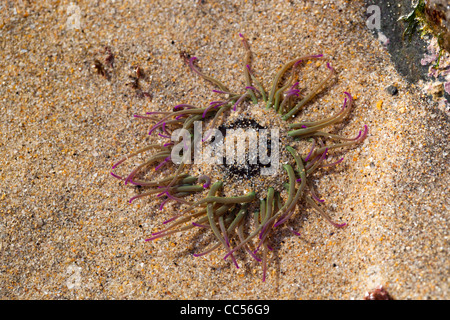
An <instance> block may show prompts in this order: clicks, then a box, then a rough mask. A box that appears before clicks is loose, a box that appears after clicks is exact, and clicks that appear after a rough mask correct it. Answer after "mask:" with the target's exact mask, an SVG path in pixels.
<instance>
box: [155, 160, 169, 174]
mask: <svg viewBox="0 0 450 320" xmlns="http://www.w3.org/2000/svg"><path fill="white" fill-rule="evenodd" d="M170 159H171V158H170V156H169V157H167V158H165V159H164V160H163V161H162V162H161V163H160V164H159V165H157V166H156V167H155V171H158V169H159V168H161V167H162V166H163V165H164V164H166V163H167V162H168V161H169V160H170Z"/></svg>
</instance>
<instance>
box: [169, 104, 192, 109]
mask: <svg viewBox="0 0 450 320" xmlns="http://www.w3.org/2000/svg"><path fill="white" fill-rule="evenodd" d="M177 109H195V107H194V106H193V105H190V104H184V103H183V104H178V105H176V106H175V107H173V110H177Z"/></svg>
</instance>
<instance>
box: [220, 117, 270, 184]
mask: <svg viewBox="0 0 450 320" xmlns="http://www.w3.org/2000/svg"><path fill="white" fill-rule="evenodd" d="M238 129H243V130H244V132H245V131H246V130H248V129H253V130H254V131H255V132H256V134H257V137H256V141H259V130H262V129H267V128H266V127H264V126H262V125H261V124H259V123H258V122H257V121H255V120H254V119H248V118H239V119H237V120H236V121H234V122H232V123H230V124H222V125H221V126H219V128H218V130H219V131H220V132H221V133H222V135H223V138H224V140H225V139H226V138H227V132H230V131H229V130H238ZM238 138H240V139H243V138H244V137H238ZM212 143H214V141H212ZM244 146H245V147H244V148H245V149H244V150H242V149H238V148H237V147H236V152H237V153H242V152H244V153H245V161H244V163H237V159H234V161H232V159H227V155H226V153H225V155H224V157H223V162H222V163H223V167H222V170H223V171H224V174H225V176H226V177H227V179H228V180H232V181H236V180H241V179H251V178H253V177H258V176H259V175H260V172H261V169H262V168H267V167H269V166H270V163H269V164H262V162H261V161H260V157H261V155H258V156H257V157H258V158H257V159H255V160H256V161H255V162H256V163H253V162H252V161H250V153H249V150H250V149H251V148H256V149H257V148H258V145H252V141H251V139H250V138H249V137H247V139H246V140H245V143H244ZM266 148H267V157H270V155H271V140H270V137H268V139H267V142H266Z"/></svg>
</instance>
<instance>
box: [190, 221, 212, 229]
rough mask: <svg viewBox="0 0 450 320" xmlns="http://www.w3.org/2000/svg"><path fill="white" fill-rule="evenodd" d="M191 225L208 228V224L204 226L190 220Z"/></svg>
mask: <svg viewBox="0 0 450 320" xmlns="http://www.w3.org/2000/svg"><path fill="white" fill-rule="evenodd" d="M192 225H193V226H196V227H199V228H209V226H205V225H203V224H199V223H196V222H192Z"/></svg>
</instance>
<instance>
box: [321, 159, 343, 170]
mask: <svg viewBox="0 0 450 320" xmlns="http://www.w3.org/2000/svg"><path fill="white" fill-rule="evenodd" d="M342 161H344V158H341V159H339V160H338V161H335V162H333V163H328V164H323V165H321V166H320V167H321V168H328V167H332V166H335V165H338V164H339V163H341V162H342Z"/></svg>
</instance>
